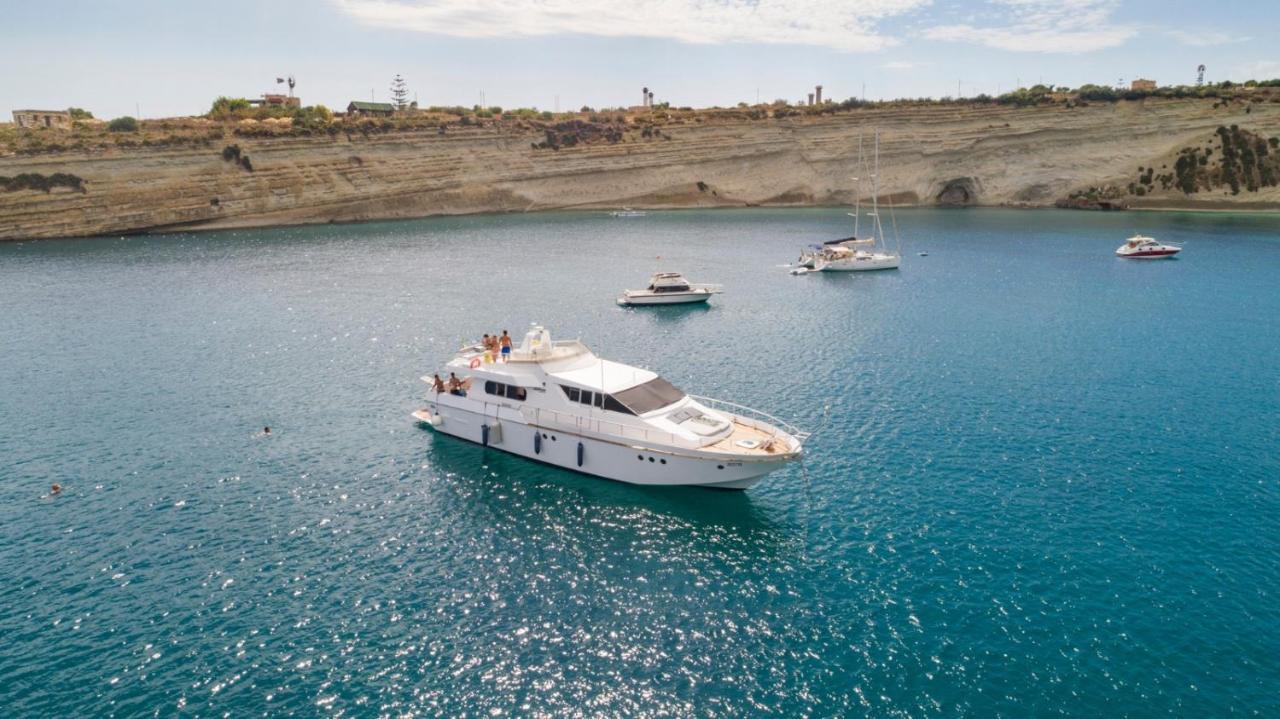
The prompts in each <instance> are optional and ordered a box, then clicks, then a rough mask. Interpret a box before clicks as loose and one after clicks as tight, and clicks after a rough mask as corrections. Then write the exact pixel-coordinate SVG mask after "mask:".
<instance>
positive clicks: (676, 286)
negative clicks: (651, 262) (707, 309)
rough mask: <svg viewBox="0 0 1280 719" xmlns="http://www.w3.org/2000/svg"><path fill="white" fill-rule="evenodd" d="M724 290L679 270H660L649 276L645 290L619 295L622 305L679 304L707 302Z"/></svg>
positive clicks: (625, 292)
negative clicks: (697, 282)
mask: <svg viewBox="0 0 1280 719" xmlns="http://www.w3.org/2000/svg"><path fill="white" fill-rule="evenodd" d="M723 291H724V290H723V289H722V286H721V285H696V284H693V283H691V282H689V280H686V279H685V278H684V275H682V274H680V273H679V272H659V273H657V274H655V275H654V276H652V277H650V278H649V286H648V287H646V288H644V289H643V290H624V291H623V293H622V296H620V297H618V304H620V305H624V306H625V305H679V304H688V303H690V302H706V301H707V300H709V299H711V295H718V294H720V293H721V292H723Z"/></svg>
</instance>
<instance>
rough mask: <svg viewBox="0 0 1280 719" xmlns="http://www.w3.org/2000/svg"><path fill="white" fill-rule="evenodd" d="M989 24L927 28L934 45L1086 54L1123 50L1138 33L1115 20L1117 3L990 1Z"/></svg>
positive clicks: (1107, 0)
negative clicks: (993, 12) (938, 42)
mask: <svg viewBox="0 0 1280 719" xmlns="http://www.w3.org/2000/svg"><path fill="white" fill-rule="evenodd" d="M991 3H992V4H993V5H995V6H997V7H998V8H999V13H998V15H999V17H998V18H993V20H995V21H994V22H992V23H989V24H983V25H974V24H968V23H966V24H957V25H939V26H935V27H931V28H927V29H926V30H925V31H924V33H923V35H924V37H926V38H928V39H930V40H944V41H950V42H968V43H974V44H978V45H985V46H987V47H992V48H996V49H998V50H1008V51H1011V52H1052V53H1082V52H1092V51H1094V50H1103V49H1106V48H1110V47H1117V46H1119V45H1123V44H1124V43H1125V41H1127V40H1128V39H1129V38H1131V37H1133V36H1134V34H1136V33H1137V29H1136V28H1134V27H1132V26H1128V25H1119V24H1116V23H1115V22H1114V21H1113V19H1112V13H1113V12H1114V10H1115V6H1116V2H1115V0H991Z"/></svg>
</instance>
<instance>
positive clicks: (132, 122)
mask: <svg viewBox="0 0 1280 719" xmlns="http://www.w3.org/2000/svg"><path fill="white" fill-rule="evenodd" d="M107 129H108V130H109V131H111V132H137V131H138V121H137V119H135V118H132V117H129V116H128V115H125V116H124V117H117V118H116V119H114V120H112V121H111V122H108V123H107Z"/></svg>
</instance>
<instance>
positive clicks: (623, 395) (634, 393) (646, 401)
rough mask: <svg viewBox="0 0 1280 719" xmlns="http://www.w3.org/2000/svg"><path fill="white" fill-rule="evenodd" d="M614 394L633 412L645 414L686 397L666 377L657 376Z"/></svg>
mask: <svg viewBox="0 0 1280 719" xmlns="http://www.w3.org/2000/svg"><path fill="white" fill-rule="evenodd" d="M613 396H614V397H615V398H616V399H617V400H618V401H619V402H621V403H622V404H623V406H625V407H626V408H627V409H629V410H631V411H632V412H635V413H636V414H645V413H646V412H652V411H654V410H655V409H662V408H663V407H666V406H669V405H672V404H675V403H676V402H679V401H680V400H682V399H684V392H681V391H680V389H679V388H678V387H676V386H675V385H673V384H671V383H670V382H668V381H666V380H665V379H662V378H661V377H655V378H653V379H651V380H649V381H648V382H645V383H644V384H639V385H636V386H635V387H632V388H631V389H625V390H623V391H621V392H617V393H615V394H614V395H613Z"/></svg>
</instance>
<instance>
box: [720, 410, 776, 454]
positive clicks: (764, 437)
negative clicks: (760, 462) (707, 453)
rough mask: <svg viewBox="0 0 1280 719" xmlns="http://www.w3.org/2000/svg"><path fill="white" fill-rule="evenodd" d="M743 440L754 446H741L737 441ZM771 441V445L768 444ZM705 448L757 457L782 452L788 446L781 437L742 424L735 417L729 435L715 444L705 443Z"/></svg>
mask: <svg viewBox="0 0 1280 719" xmlns="http://www.w3.org/2000/svg"><path fill="white" fill-rule="evenodd" d="M744 440H745V441H754V442H756V443H757V444H756V445H755V446H754V447H743V446H742V445H740V444H738V442H740V441H744ZM771 442H772V445H771V444H770V443H771ZM706 449H710V450H714V451H717V452H730V453H732V454H742V455H747V456H757V457H758V456H767V455H773V454H784V453H785V452H786V451H787V449H788V447H787V442H786V440H785V439H784V438H783V437H781V436H776V435H774V434H772V433H770V432H766V431H764V430H762V429H757V428H755V427H752V426H750V425H746V424H743V423H742V422H739V421H738V420H736V419H735V420H734V421H733V431H732V432H731V433H730V434H729V436H728V437H725V438H724V439H722V440H720V441H719V442H716V443H715V444H709V445H707V446H706Z"/></svg>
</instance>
